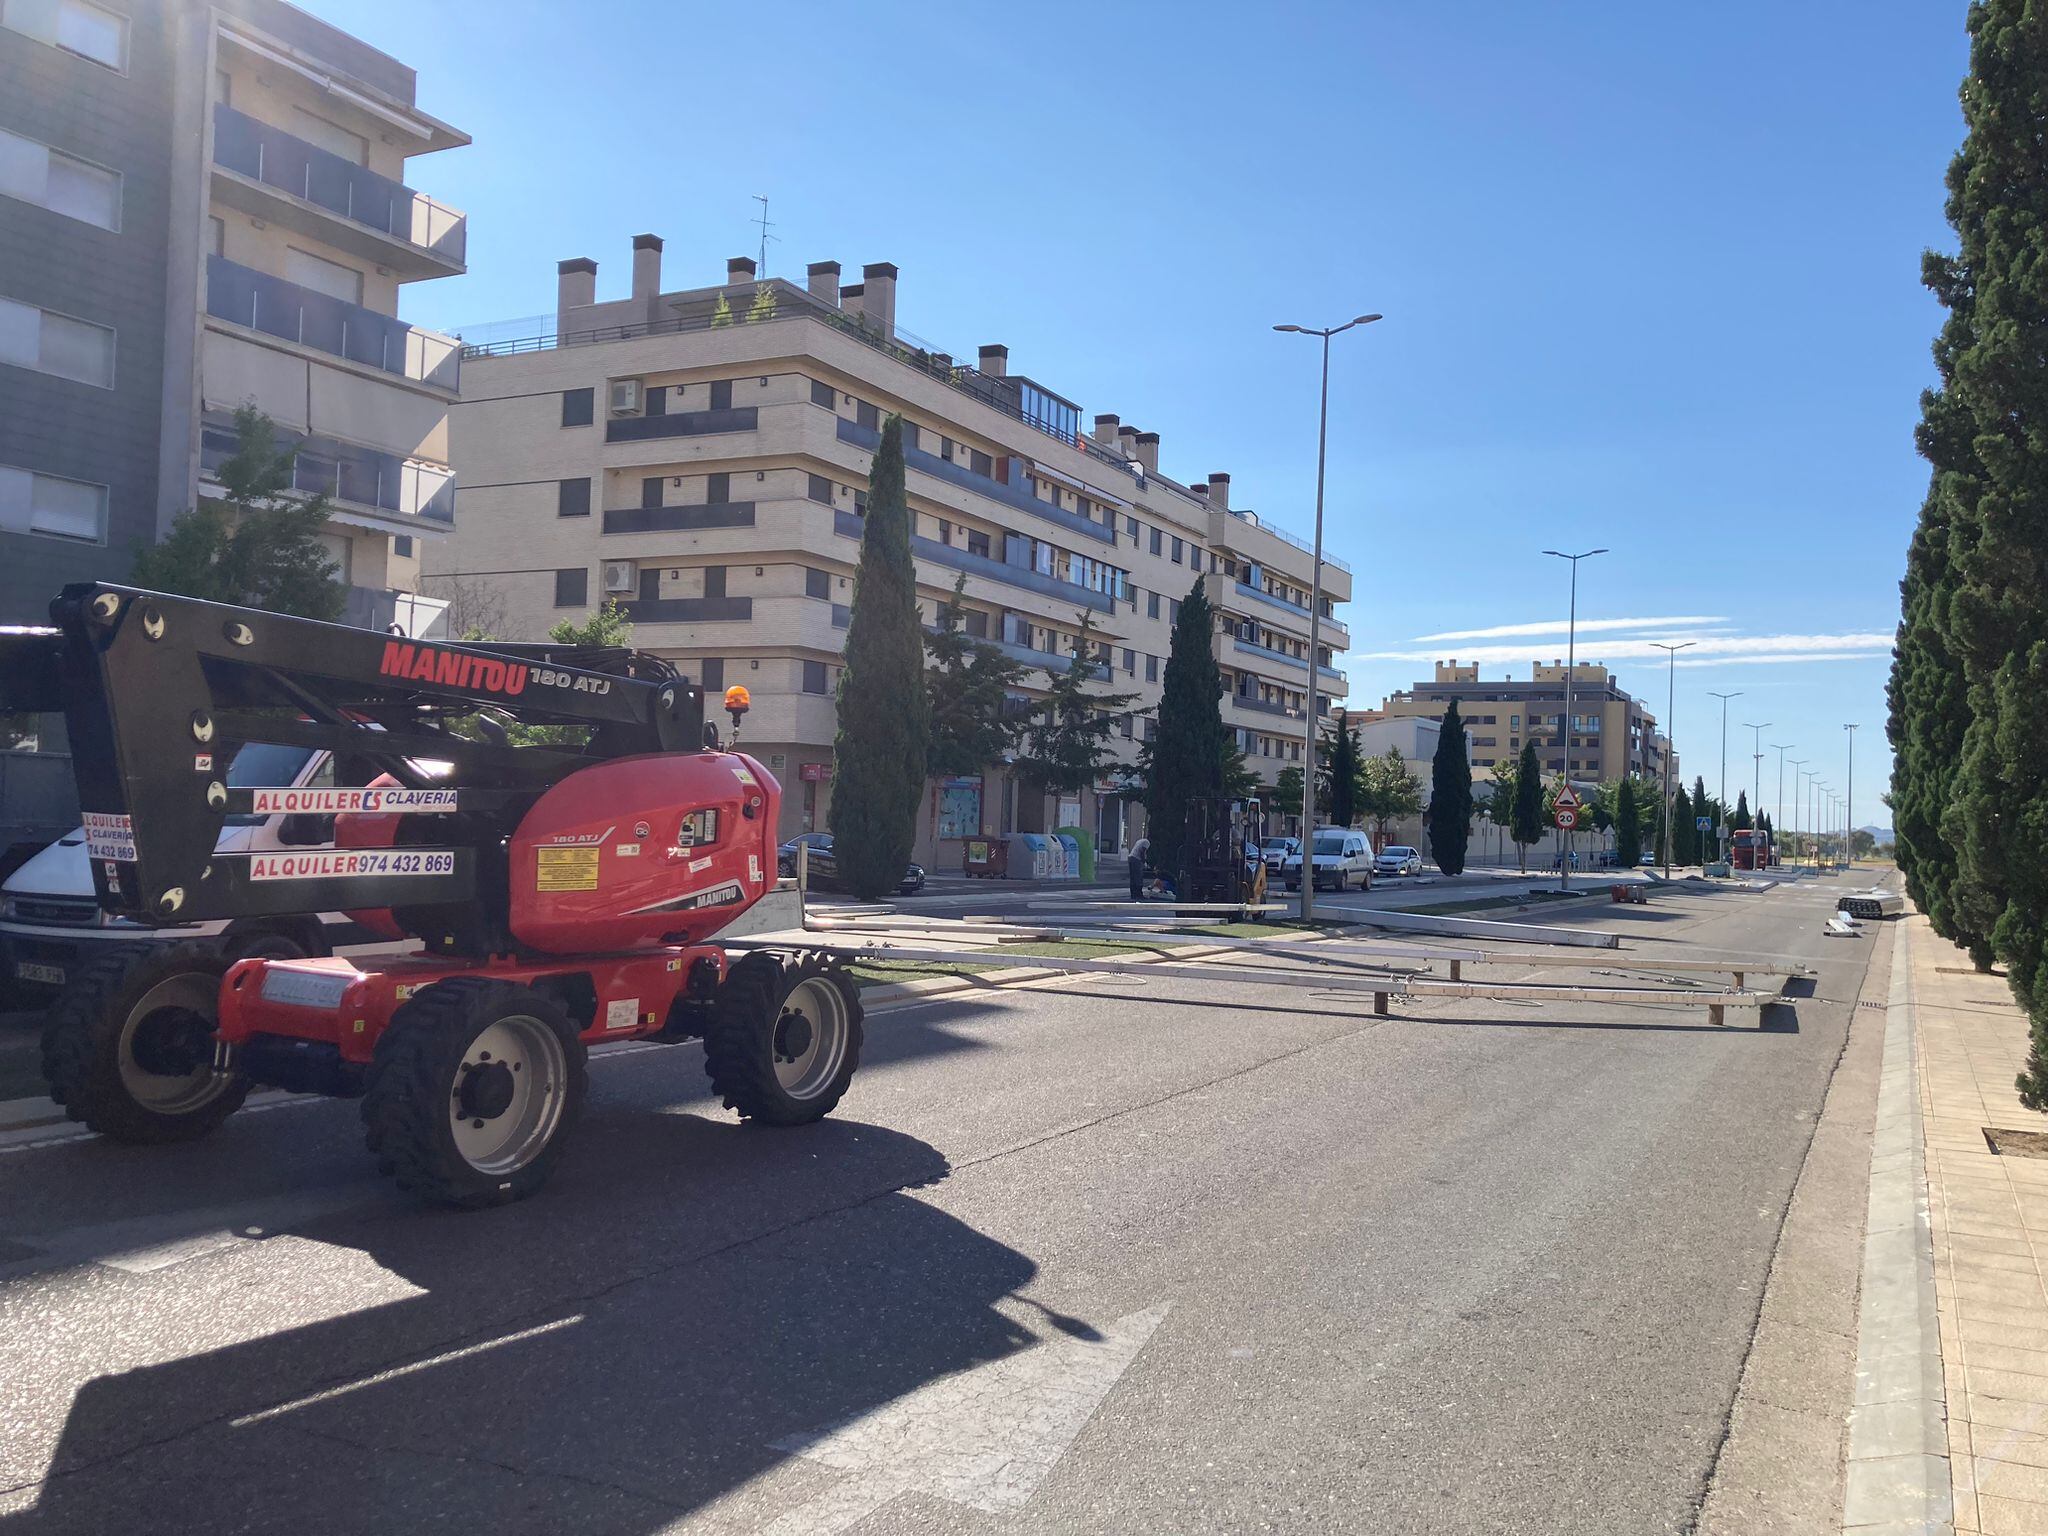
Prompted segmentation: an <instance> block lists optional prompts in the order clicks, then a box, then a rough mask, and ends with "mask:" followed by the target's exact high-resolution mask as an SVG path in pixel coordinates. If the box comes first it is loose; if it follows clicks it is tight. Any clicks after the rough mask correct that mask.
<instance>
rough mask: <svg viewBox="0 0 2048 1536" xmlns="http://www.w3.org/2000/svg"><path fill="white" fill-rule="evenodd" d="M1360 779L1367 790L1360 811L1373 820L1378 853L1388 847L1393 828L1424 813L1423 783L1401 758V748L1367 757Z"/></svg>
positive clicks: (1392, 748) (1373, 836)
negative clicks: (1387, 843)
mask: <svg viewBox="0 0 2048 1536" xmlns="http://www.w3.org/2000/svg"><path fill="white" fill-rule="evenodd" d="M1359 777H1360V780H1361V781H1362V783H1363V786H1364V789H1365V793H1364V795H1363V796H1362V797H1361V798H1360V800H1359V809H1360V810H1361V811H1362V812H1363V813H1364V814H1365V815H1366V816H1367V817H1368V818H1370V819H1371V821H1372V845H1373V849H1374V851H1375V852H1377V851H1378V850H1379V849H1380V848H1382V847H1384V846H1385V845H1386V841H1387V829H1388V828H1389V827H1391V826H1392V825H1393V824H1394V823H1395V822H1397V821H1402V820H1405V819H1406V818H1408V817H1410V816H1418V815H1420V814H1421V813H1422V780H1420V779H1418V778H1417V777H1416V776H1415V771H1414V770H1413V769H1411V768H1410V767H1409V766H1408V760H1407V759H1406V758H1404V757H1403V756H1401V749H1400V748H1399V747H1389V748H1387V750H1386V751H1385V752H1384V753H1382V754H1381V755H1380V756H1378V757H1369V758H1367V759H1366V760H1365V765H1364V767H1363V769H1362V770H1361V772H1360V775H1359Z"/></svg>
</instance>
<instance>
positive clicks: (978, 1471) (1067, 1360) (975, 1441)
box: [767, 1301, 1173, 1536]
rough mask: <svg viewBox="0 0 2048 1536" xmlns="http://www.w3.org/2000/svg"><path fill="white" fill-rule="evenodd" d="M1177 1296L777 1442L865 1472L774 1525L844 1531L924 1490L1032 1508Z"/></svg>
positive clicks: (800, 1533) (813, 1532)
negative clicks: (1086, 1335)
mask: <svg viewBox="0 0 2048 1536" xmlns="http://www.w3.org/2000/svg"><path fill="white" fill-rule="evenodd" d="M1172 1306H1173V1303H1172V1302H1170V1301H1162V1302H1160V1303H1159V1304H1158V1305H1156V1306H1152V1307H1148V1308H1146V1309H1145V1310H1144V1311H1142V1312H1133V1313H1131V1314H1129V1315H1128V1316H1125V1317H1120V1318H1118V1319H1117V1320H1116V1321H1115V1322H1114V1323H1112V1324H1110V1325H1109V1327H1108V1328H1107V1329H1105V1330H1104V1332H1103V1336H1102V1338H1101V1339H1100V1340H1086V1339H1075V1338H1068V1337H1065V1336H1061V1337H1058V1338H1055V1339H1053V1340H1051V1341H1050V1342H1047V1343H1044V1344H1040V1345H1038V1346H1036V1347H1035V1348H1032V1349H1027V1350H1025V1351H1023V1352H1022V1353H1020V1354H1015V1355H1011V1356H1008V1357H1007V1358H1005V1359H1002V1360H997V1361H994V1362H992V1363H990V1364H988V1365H982V1366H976V1367H975V1368H973V1369H972V1370H966V1371H961V1372H958V1373H957V1374H955V1375H951V1376H946V1377H942V1378H941V1379H939V1380H938V1381H935V1382H932V1383H931V1384H930V1385H928V1386H924V1387H920V1388H919V1389H918V1390H917V1391H915V1392H912V1393H911V1394H909V1395H908V1396H907V1397H901V1398H898V1399H896V1400H895V1401H894V1402H892V1403H889V1404H886V1405H885V1406H883V1407H880V1408H877V1409H875V1410H873V1411H872V1412H869V1413H864V1414H861V1415H859V1416H858V1417H856V1418H852V1419H848V1420H846V1421H844V1422H842V1423H839V1424H834V1425H828V1426H826V1427H824V1428H822V1429H819V1430H816V1431H814V1432H812V1433H809V1434H803V1435H795V1436H792V1437H790V1438H789V1439H787V1440H780V1441H777V1442H776V1444H775V1449H777V1450H781V1451H791V1452H794V1453H795V1454H797V1455H800V1456H804V1457H806V1458H808V1459H810V1460H812V1461H816V1462H820V1463H822V1464H823V1465H825V1466H828V1467H832V1468H835V1469H837V1470H839V1471H842V1472H850V1473H852V1474H853V1475H852V1476H851V1477H849V1478H847V1479H846V1480H845V1481H844V1482H841V1483H839V1484H837V1485H836V1486H834V1487H832V1488H829V1489H826V1490H825V1491H824V1492H823V1493H820V1494H818V1495H816V1496H815V1497H813V1498H811V1499H808V1500H806V1501H805V1502H804V1503H802V1504H800V1505H799V1506H797V1507H796V1508H795V1509H792V1510H790V1511H788V1512H787V1513H786V1514H784V1515H783V1516H782V1517H781V1518H780V1519H778V1520H776V1521H775V1522H774V1523H773V1524H771V1525H769V1526H768V1527H767V1536H833V1533H836V1532H839V1531H844V1530H847V1529H849V1528H850V1527H852V1526H854V1525H857V1524H858V1523H859V1522H861V1521H862V1520H865V1519H866V1518H867V1517H868V1516H869V1515H871V1514H873V1513H874V1512H875V1511H876V1510H877V1509H880V1508H881V1507H882V1506H883V1505H884V1504H886V1503H888V1502H889V1501H890V1500H891V1499H894V1498H896V1497H897V1496H898V1495H900V1494H904V1493H909V1492H912V1491H916V1492H922V1493H927V1494H931V1495H933V1496H935V1497H937V1498H942V1499H948V1500H950V1501H952V1502H953V1503H955V1504H964V1505H966V1506H968V1507H969V1508H970V1509H979V1510H983V1511H986V1512H987V1513H990V1514H1002V1513H1004V1512H1005V1511H1007V1510H1013V1509H1020V1508H1022V1507H1023V1506H1024V1504H1025V1503H1026V1502H1027V1501H1029V1499H1030V1498H1031V1495H1032V1494H1033V1493H1034V1492H1036V1491H1037V1489H1038V1485H1039V1484H1040V1483H1041V1482H1043V1481H1044V1480H1045V1478H1046V1475H1047V1474H1048V1473H1050V1472H1051V1471H1052V1469H1053V1466H1054V1465H1055V1464H1056V1463H1057V1462H1058V1461H1059V1459H1060V1457H1061V1456H1063V1455H1065V1454H1066V1452H1067V1450H1068V1449H1069V1448H1070V1447H1071V1446H1072V1445H1073V1443H1074V1441H1075V1440H1076V1439H1078V1438H1079V1437H1080V1434H1081V1431H1082V1430H1083V1429H1084V1428H1086V1427H1087V1424H1088V1421H1089V1420H1090V1419H1091V1418H1093V1417H1094V1416H1095V1412H1096V1410H1097V1409H1099V1408H1100V1407H1101V1406H1102V1403H1103V1400H1104V1399H1105V1398H1107V1397H1108V1396H1109V1393H1110V1389H1111V1388H1112V1387H1114V1386H1115V1385H1116V1384H1117V1382H1118V1381H1119V1380H1120V1379H1121V1378H1122V1376H1123V1374H1124V1372H1125V1371H1127V1370H1129V1369H1130V1367H1131V1363H1132V1362H1133V1361H1135V1360H1136V1359H1137V1358H1138V1353H1139V1351H1140V1350H1142V1349H1144V1347H1145V1344H1146V1341H1147V1340H1149V1339H1150V1338H1151V1337H1152V1335H1153V1333H1154V1332H1155V1331H1156V1330H1157V1329H1158V1327H1159V1325H1160V1323H1161V1322H1163V1321H1164V1320H1165V1318H1166V1314H1167V1312H1168V1311H1169V1310H1170V1309H1171V1308H1172Z"/></svg>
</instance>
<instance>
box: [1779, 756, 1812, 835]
mask: <svg viewBox="0 0 2048 1536" xmlns="http://www.w3.org/2000/svg"><path fill="white" fill-rule="evenodd" d="M1812 761H1813V759H1812V758H1810V757H1795V758H1793V759H1792V849H1793V852H1794V853H1795V854H1796V853H1797V852H1798V851H1799V823H1800V821H1801V820H1802V818H1801V816H1800V814H1799V797H1800V796H1801V795H1803V794H1805V793H1806V786H1805V785H1804V784H1802V783H1801V782H1800V780H1802V779H1804V778H1805V777H1806V765H1807V764H1808V763H1810V762H1812ZM1780 814H1782V812H1781V813H1780Z"/></svg>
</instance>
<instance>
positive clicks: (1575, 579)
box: [1543, 549, 1607, 891]
mask: <svg viewBox="0 0 2048 1536" xmlns="http://www.w3.org/2000/svg"><path fill="white" fill-rule="evenodd" d="M1543 553H1545V554H1546V555H1555V556H1557V558H1558V559H1560V560H1568V561H1570V562H1571V568H1572V602H1571V614H1570V616H1569V617H1568V618H1567V619H1566V620H1565V642H1564V729H1563V730H1562V731H1560V732H1558V739H1559V741H1560V742H1561V743H1562V744H1563V746H1564V782H1565V786H1566V787H1567V788H1569V787H1570V786H1571V782H1572V674H1573V673H1574V672H1576V671H1578V669H1579V646H1578V641H1579V562H1580V561H1581V560H1590V559H1592V558H1593V557H1594V556H1595V555H1604V554H1606V553H1607V551H1606V550H1605V549H1589V550H1586V551H1585V552H1584V553H1582V554H1576V555H1567V554H1564V553H1562V552H1561V551H1559V550H1555V549H1546V550H1545V551H1543ZM1557 869H1558V888H1559V889H1560V890H1566V891H1568V890H1570V889H1571V888H1572V829H1571V828H1569V827H1567V828H1565V833H1564V850H1563V852H1561V853H1560V854H1559V855H1558V859H1557Z"/></svg>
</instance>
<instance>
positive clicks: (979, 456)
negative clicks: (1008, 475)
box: [967, 448, 996, 480]
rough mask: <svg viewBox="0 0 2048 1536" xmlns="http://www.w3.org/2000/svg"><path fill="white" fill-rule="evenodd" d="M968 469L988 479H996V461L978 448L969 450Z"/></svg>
mask: <svg viewBox="0 0 2048 1536" xmlns="http://www.w3.org/2000/svg"><path fill="white" fill-rule="evenodd" d="M967 467H968V468H969V469H971V470H973V471H974V473H976V474H977V475H981V476H983V477H984V478H986V479H990V480H993V479H994V478H995V473H996V461H995V460H994V459H992V458H990V457H989V456H988V455H987V454H985V453H983V452H982V451H981V450H980V449H978V448H970V449H968V450H967Z"/></svg>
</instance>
